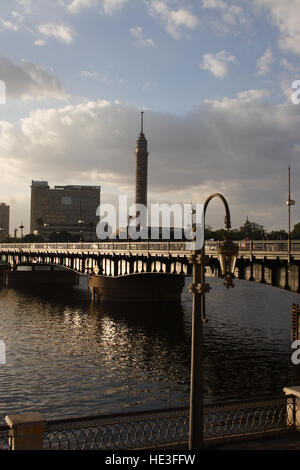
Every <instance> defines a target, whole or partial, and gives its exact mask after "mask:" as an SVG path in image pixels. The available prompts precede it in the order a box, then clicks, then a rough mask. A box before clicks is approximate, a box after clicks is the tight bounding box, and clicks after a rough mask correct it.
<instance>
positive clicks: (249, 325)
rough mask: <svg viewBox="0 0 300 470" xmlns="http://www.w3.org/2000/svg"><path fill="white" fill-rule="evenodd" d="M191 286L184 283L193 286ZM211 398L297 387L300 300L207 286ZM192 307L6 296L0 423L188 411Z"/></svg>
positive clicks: (266, 290) (31, 293)
mask: <svg viewBox="0 0 300 470" xmlns="http://www.w3.org/2000/svg"><path fill="white" fill-rule="evenodd" d="M188 282H189V281H187V284H188ZM209 282H210V284H211V285H212V287H213V288H212V290H211V292H210V293H209V295H208V296H207V313H208V315H207V316H208V319H209V322H208V324H207V325H206V326H205V345H204V346H205V399H206V400H209V401H211V400H216V399H222V400H224V399H225V398H229V397H237V398H238V397H243V398H244V397H248V396H251V395H257V394H258V393H259V394H262V393H266V394H270V393H278V392H280V391H281V390H282V387H283V386H286V385H295V384H297V383H300V368H297V367H293V366H292V365H291V361H290V355H291V354H290V353H291V350H290V346H291V342H290V307H291V304H292V303H293V302H297V301H298V302H299V295H298V294H292V293H290V292H286V291H282V290H280V289H274V288H271V287H268V286H262V285H258V284H251V283H247V282H243V281H237V288H236V289H234V290H233V291H230V293H229V292H227V291H226V290H225V289H224V286H223V285H222V282H221V281H219V280H218V279H210V280H209ZM191 308H192V299H191V296H190V294H189V293H188V291H187V288H185V290H184V292H183V298H182V304H180V305H178V304H169V305H159V304H158V305H157V304H148V305H141V304H128V303H111V304H94V305H93V304H91V303H90V302H89V300H88V298H87V295H86V289H85V287H84V286H83V285H82V286H81V287H79V288H73V289H67V290H66V289H65V290H64V291H60V290H55V289H52V290H49V288H47V289H41V288H40V287H39V288H38V290H37V289H35V290H32V289H31V290H28V289H27V288H26V289H25V290H22V289H11V288H3V289H2V290H1V291H0V339H1V340H3V341H5V343H6V349H7V364H6V366H1V367H0V381H1V387H0V415H2V416H4V415H5V414H7V413H8V412H20V411H28V410H35V411H41V412H43V413H45V414H46V416H49V417H50V416H52V417H53V416H60V415H61V414H63V415H86V414H93V413H100V412H101V413H110V412H118V411H122V410H135V409H148V408H157V407H167V406H182V405H187V404H188V400H189V380H190V337H191Z"/></svg>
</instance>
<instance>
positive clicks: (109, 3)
mask: <svg viewBox="0 0 300 470" xmlns="http://www.w3.org/2000/svg"><path fill="white" fill-rule="evenodd" d="M127 1H128V0H102V4H103V10H104V12H105V13H106V14H108V15H112V14H113V13H114V12H115V11H117V10H121V8H123V7H124V5H125V3H127Z"/></svg>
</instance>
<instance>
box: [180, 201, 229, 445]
mask: <svg viewBox="0 0 300 470" xmlns="http://www.w3.org/2000/svg"><path fill="white" fill-rule="evenodd" d="M215 197H217V198H219V199H221V201H222V202H223V204H224V207H225V213H226V216H225V228H226V230H227V232H226V237H225V240H224V241H223V242H221V243H220V245H219V246H218V255H219V261H220V266H221V276H222V277H223V278H224V284H225V286H226V287H227V289H229V287H234V284H233V282H232V280H233V277H234V269H235V264H236V259H237V254H238V248H237V246H236V245H234V243H233V242H232V241H231V240H230V238H229V230H230V228H231V221H230V211H229V207H228V204H227V201H226V199H225V198H224V197H223V196H222V195H221V194H219V193H214V194H211V195H210V196H209V197H208V198H207V199H206V201H205V203H204V227H205V215H206V210H207V206H208V204H209V202H210V201H211V200H212V199H213V198H215ZM193 213H194V212H193ZM192 225H193V224H192ZM194 247H195V245H194ZM189 261H190V263H191V264H192V265H193V283H192V284H191V285H190V286H189V291H190V292H191V293H192V294H193V312H192V346H191V386H190V422H189V449H190V450H196V449H201V448H202V447H203V388H204V387H203V384H204V380H203V323H205V322H206V318H205V293H206V292H209V291H210V286H209V284H207V283H206V282H205V265H207V264H208V263H209V258H208V256H206V255H205V242H204V243H203V246H202V248H201V249H196V248H194V249H193V254H192V255H191V257H190V260H189Z"/></svg>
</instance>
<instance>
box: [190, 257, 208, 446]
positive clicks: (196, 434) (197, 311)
mask: <svg viewBox="0 0 300 470" xmlns="http://www.w3.org/2000/svg"><path fill="white" fill-rule="evenodd" d="M196 254H199V251H194V255H196ZM201 254H202V255H204V248H202V250H201ZM193 283H194V289H195V287H196V286H199V285H201V284H202V286H203V287H204V283H205V267H204V263H201V264H199V263H196V262H195V260H194V264H193ZM204 312H205V297H204V292H203V291H202V293H201V294H200V293H198V292H195V290H194V293H193V312H192V347H191V389H190V423H189V450H197V449H202V447H203V320H202V318H203V314H204Z"/></svg>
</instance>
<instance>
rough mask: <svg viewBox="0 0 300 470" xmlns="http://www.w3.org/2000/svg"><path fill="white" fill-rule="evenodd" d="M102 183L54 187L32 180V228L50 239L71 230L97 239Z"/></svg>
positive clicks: (84, 236) (71, 232)
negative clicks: (51, 235)
mask: <svg viewBox="0 0 300 470" xmlns="http://www.w3.org/2000/svg"><path fill="white" fill-rule="evenodd" d="M100 189H101V188H100V186H54V188H53V189H51V188H50V186H49V185H48V182H47V181H32V184H31V217H30V231H31V233H35V232H36V231H37V232H38V233H39V234H40V235H41V236H43V237H46V238H48V237H49V235H50V234H51V233H53V232H56V233H59V232H62V231H65V232H68V233H70V234H71V235H78V236H80V237H81V238H82V239H84V240H86V239H91V240H96V239H97V236H96V226H97V223H98V222H99V218H98V217H97V216H96V211H97V208H98V206H99V204H100Z"/></svg>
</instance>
